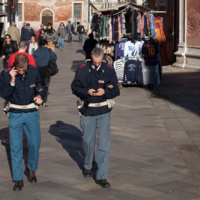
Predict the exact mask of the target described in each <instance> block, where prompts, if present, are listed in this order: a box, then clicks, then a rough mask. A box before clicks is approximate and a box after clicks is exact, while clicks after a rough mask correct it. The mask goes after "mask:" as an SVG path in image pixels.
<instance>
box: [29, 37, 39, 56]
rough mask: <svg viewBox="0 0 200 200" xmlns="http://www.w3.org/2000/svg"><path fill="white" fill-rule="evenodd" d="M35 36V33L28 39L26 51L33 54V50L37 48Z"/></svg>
mask: <svg viewBox="0 0 200 200" xmlns="http://www.w3.org/2000/svg"><path fill="white" fill-rule="evenodd" d="M37 42H38V41H37V37H36V35H32V36H31V40H30V43H29V44H28V49H27V50H28V53H29V54H30V55H33V53H34V51H35V50H37V48H38V43H37Z"/></svg>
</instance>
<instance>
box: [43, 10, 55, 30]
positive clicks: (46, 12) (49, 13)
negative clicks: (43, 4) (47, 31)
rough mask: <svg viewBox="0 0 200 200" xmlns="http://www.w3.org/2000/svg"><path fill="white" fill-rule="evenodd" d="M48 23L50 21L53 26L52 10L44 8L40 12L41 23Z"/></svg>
mask: <svg viewBox="0 0 200 200" xmlns="http://www.w3.org/2000/svg"><path fill="white" fill-rule="evenodd" d="M48 23H51V25H52V27H53V12H52V11H51V10H44V11H43V12H42V24H44V25H45V26H47V24H48Z"/></svg>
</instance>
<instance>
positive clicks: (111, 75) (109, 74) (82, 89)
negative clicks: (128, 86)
mask: <svg viewBox="0 0 200 200" xmlns="http://www.w3.org/2000/svg"><path fill="white" fill-rule="evenodd" d="M99 88H103V89H104V90H105V94H104V95H103V96H101V97H93V96H90V95H88V90H89V89H94V90H95V91H96V92H97V90H98V89H99ZM71 89H72V93H73V94H75V95H76V96H77V97H79V98H80V99H81V100H82V101H84V102H85V101H89V102H90V103H100V102H104V101H106V100H107V99H113V98H115V97H116V96H119V95H120V91H119V87H118V81H117V76H116V74H115V70H114V68H113V67H112V66H109V65H108V64H106V63H104V62H102V64H101V67H100V69H99V70H98V71H96V70H95V69H93V67H92V62H87V63H86V64H83V65H81V66H80V67H79V69H78V70H77V72H76V75H75V78H74V80H73V82H72V84H71ZM84 109H85V108H84V107H82V108H81V110H80V112H81V113H82V114H84ZM111 110H112V108H108V106H107V105H106V106H102V107H95V108H90V116H95V115H100V114H105V113H108V112H110V111H111Z"/></svg>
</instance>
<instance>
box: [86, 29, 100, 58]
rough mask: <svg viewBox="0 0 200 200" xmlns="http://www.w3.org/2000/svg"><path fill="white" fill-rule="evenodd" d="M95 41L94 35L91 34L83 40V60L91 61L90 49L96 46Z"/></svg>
mask: <svg viewBox="0 0 200 200" xmlns="http://www.w3.org/2000/svg"><path fill="white" fill-rule="evenodd" d="M96 44H97V41H96V40H95V39H94V35H93V34H92V33H90V34H89V39H87V40H85V43H84V45H83V50H84V51H85V60H87V59H91V52H92V49H94V47H95V46H96Z"/></svg>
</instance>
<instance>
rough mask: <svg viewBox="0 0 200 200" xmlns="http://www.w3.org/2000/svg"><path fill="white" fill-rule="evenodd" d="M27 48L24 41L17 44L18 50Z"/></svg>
mask: <svg viewBox="0 0 200 200" xmlns="http://www.w3.org/2000/svg"><path fill="white" fill-rule="evenodd" d="M26 47H27V43H26V41H24V40H22V41H20V42H19V49H25V48H26Z"/></svg>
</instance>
